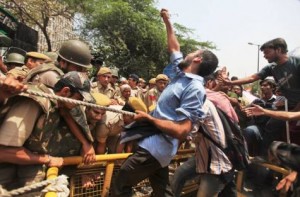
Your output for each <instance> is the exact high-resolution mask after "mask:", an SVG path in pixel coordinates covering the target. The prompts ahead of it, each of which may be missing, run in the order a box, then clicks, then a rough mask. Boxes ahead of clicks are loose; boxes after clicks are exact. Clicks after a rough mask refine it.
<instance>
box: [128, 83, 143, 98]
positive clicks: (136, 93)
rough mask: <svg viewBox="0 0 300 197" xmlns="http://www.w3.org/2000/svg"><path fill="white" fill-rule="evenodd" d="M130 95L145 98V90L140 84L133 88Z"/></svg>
mask: <svg viewBox="0 0 300 197" xmlns="http://www.w3.org/2000/svg"><path fill="white" fill-rule="evenodd" d="M130 96H133V97H137V98H140V99H142V100H144V95H143V91H142V89H141V88H139V87H138V86H136V87H135V88H131V95H130Z"/></svg>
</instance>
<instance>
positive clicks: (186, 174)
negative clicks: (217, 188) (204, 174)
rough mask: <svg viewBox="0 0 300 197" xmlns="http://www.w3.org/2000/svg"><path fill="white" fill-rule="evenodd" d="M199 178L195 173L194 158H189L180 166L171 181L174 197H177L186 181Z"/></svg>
mask: <svg viewBox="0 0 300 197" xmlns="http://www.w3.org/2000/svg"><path fill="white" fill-rule="evenodd" d="M196 177H199V174H197V172H196V161H195V157H191V158H189V159H188V160H187V161H186V162H184V163H183V164H182V165H180V166H179V167H178V168H177V169H176V171H175V173H174V176H173V178H172V180H171V189H172V191H173V193H174V197H179V196H180V193H181V191H182V188H183V186H184V184H185V182H186V181H187V180H190V179H194V178H196Z"/></svg>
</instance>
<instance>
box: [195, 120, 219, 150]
mask: <svg viewBox="0 0 300 197" xmlns="http://www.w3.org/2000/svg"><path fill="white" fill-rule="evenodd" d="M198 132H200V133H202V134H203V136H204V137H205V138H206V139H208V140H209V141H211V142H212V143H213V144H214V145H215V146H216V147H218V148H219V149H221V150H222V151H223V152H224V148H223V147H222V146H221V144H219V143H218V142H216V141H215V140H214V139H213V138H212V137H211V136H210V135H209V134H208V133H209V132H208V130H207V128H206V127H205V125H203V124H201V127H200V128H199V130H198Z"/></svg>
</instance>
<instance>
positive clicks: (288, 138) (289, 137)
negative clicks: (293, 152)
mask: <svg viewBox="0 0 300 197" xmlns="http://www.w3.org/2000/svg"><path fill="white" fill-rule="evenodd" d="M284 110H285V111H286V112H288V111H289V109H288V100H287V99H286V98H285V99H284ZM285 127H286V142H287V143H288V144H290V143H291V135H290V125H289V121H288V120H287V121H285Z"/></svg>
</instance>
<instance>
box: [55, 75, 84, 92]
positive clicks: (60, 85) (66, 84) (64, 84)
mask: <svg viewBox="0 0 300 197" xmlns="http://www.w3.org/2000/svg"><path fill="white" fill-rule="evenodd" d="M64 87H68V88H70V92H71V94H72V95H73V94H74V93H76V92H78V89H77V88H75V87H74V86H73V85H72V84H71V83H70V82H69V81H68V80H67V79H64V78H61V79H60V80H59V81H58V82H57V83H56V84H55V85H54V87H53V91H54V92H59V91H60V90H61V89H63V88H64Z"/></svg>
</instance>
